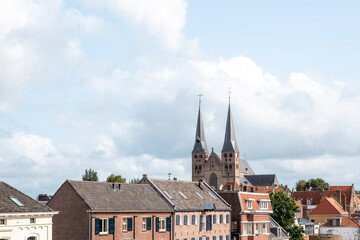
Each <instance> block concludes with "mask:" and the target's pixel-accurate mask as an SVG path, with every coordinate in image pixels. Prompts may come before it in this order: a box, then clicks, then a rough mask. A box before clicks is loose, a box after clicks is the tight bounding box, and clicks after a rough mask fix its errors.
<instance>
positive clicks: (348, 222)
mask: <svg viewBox="0 0 360 240" xmlns="http://www.w3.org/2000/svg"><path fill="white" fill-rule="evenodd" d="M332 220H333V219H330V220H329V221H327V222H326V223H324V224H323V225H321V226H322V227H360V224H359V223H358V222H356V221H355V220H354V219H352V218H350V217H341V218H340V226H334V225H333V222H332Z"/></svg>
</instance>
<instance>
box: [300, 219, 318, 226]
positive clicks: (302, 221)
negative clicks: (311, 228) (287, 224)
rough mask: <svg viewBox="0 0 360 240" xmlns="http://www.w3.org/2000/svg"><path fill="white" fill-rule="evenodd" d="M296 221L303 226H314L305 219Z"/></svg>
mask: <svg viewBox="0 0 360 240" xmlns="http://www.w3.org/2000/svg"><path fill="white" fill-rule="evenodd" d="M297 221H298V222H299V223H301V224H303V225H315V223H313V222H312V221H309V220H307V219H305V218H297Z"/></svg>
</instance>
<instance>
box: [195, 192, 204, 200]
mask: <svg viewBox="0 0 360 240" xmlns="http://www.w3.org/2000/svg"><path fill="white" fill-rule="evenodd" d="M195 193H196V195H198V197H199V198H201V199H204V198H203V196H201V195H200V193H198V192H195Z"/></svg>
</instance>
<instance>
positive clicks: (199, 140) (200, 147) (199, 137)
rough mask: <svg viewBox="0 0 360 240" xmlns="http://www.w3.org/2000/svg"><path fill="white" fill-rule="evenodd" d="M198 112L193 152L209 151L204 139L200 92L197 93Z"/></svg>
mask: <svg viewBox="0 0 360 240" xmlns="http://www.w3.org/2000/svg"><path fill="white" fill-rule="evenodd" d="M198 96H199V113H198V119H197V124H196V134H195V144H194V149H193V151H192V152H193V153H209V151H208V149H207V146H206V140H205V131H204V125H203V121H202V116H201V97H202V94H201V93H200V94H199V95H198Z"/></svg>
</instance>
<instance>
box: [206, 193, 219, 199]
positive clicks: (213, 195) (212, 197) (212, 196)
mask: <svg viewBox="0 0 360 240" xmlns="http://www.w3.org/2000/svg"><path fill="white" fill-rule="evenodd" d="M208 193H209V195H210V196H211V197H212V198H213V199H215V200H216V199H217V198H216V197H215V196H214V195H213V194H212V193H211V192H208Z"/></svg>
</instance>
